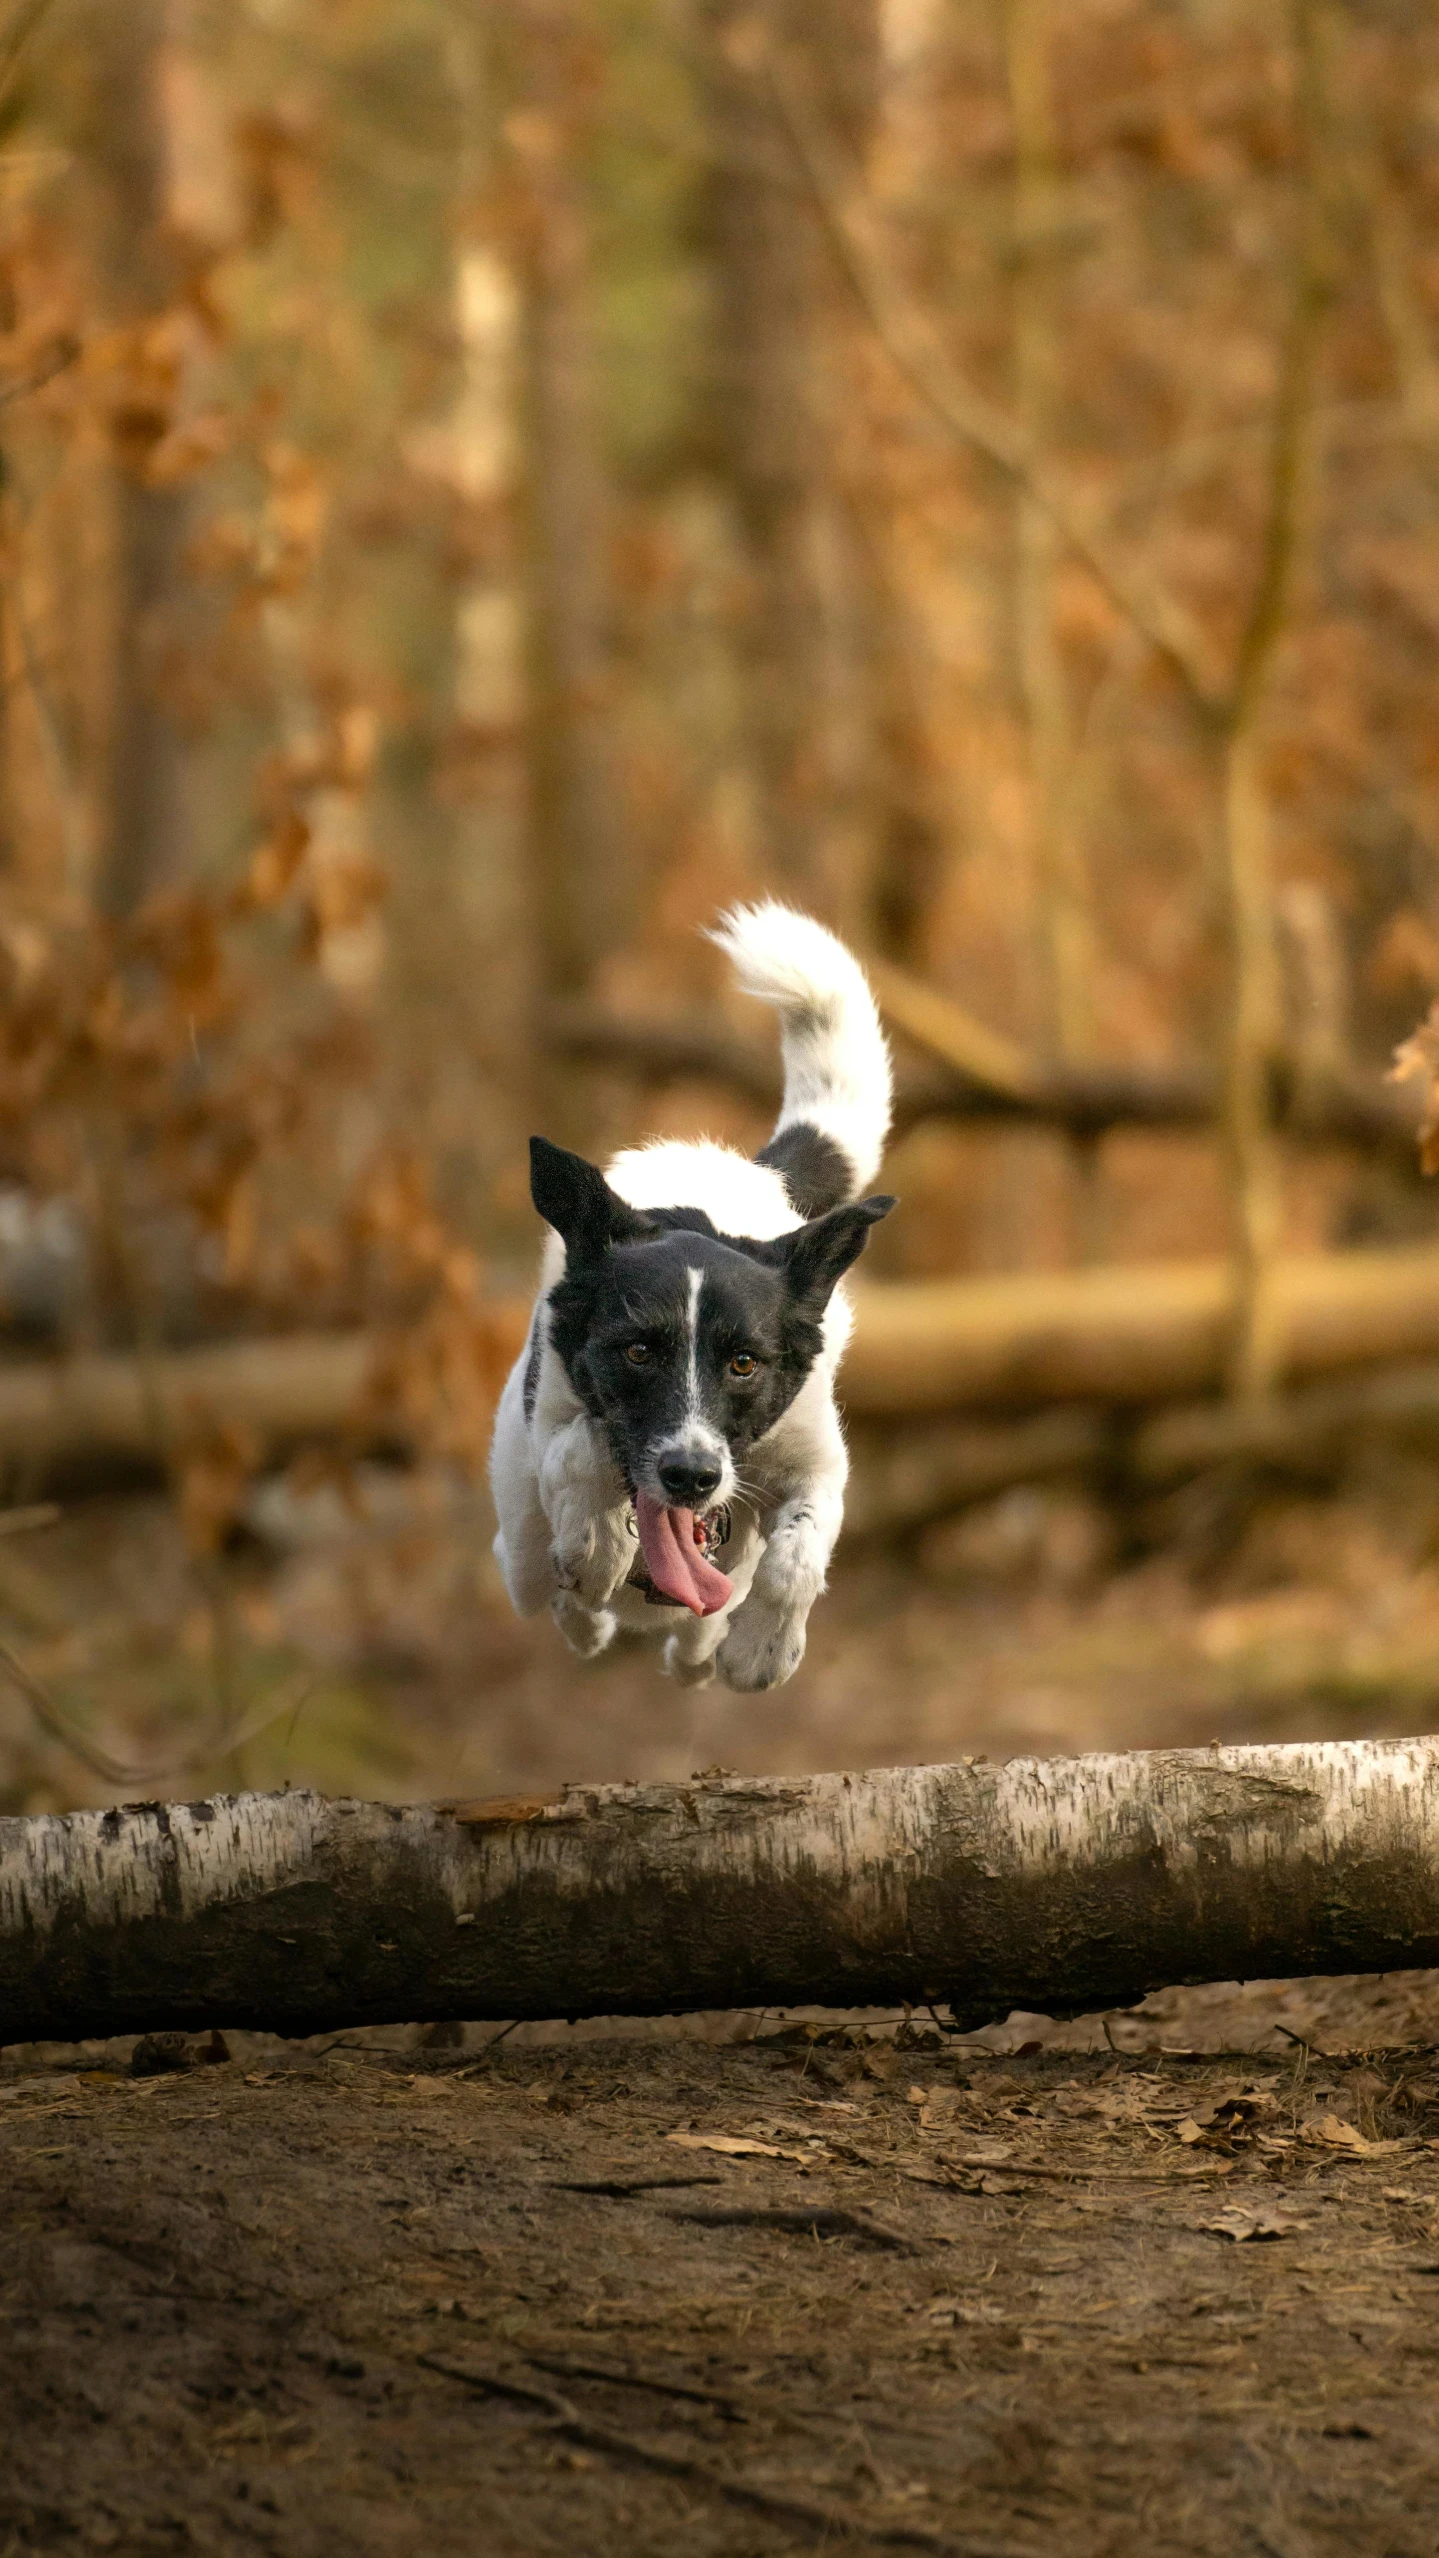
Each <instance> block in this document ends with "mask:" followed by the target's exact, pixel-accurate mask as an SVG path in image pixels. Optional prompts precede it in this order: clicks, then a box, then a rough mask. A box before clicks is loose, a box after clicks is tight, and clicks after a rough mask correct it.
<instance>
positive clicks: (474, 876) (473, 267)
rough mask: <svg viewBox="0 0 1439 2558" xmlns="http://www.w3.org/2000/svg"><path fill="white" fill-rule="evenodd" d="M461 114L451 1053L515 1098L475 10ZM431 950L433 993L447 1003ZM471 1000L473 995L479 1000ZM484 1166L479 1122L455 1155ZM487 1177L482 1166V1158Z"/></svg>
mask: <svg viewBox="0 0 1439 2558" xmlns="http://www.w3.org/2000/svg"><path fill="white" fill-rule="evenodd" d="M446 56H447V69H448V73H449V79H450V84H451V88H452V90H453V94H454V98H455V103H456V106H457V108H458V111H459V119H460V148H459V158H458V166H457V170H456V179H455V200H454V225H455V240H454V280H453V297H454V298H453V314H454V334H455V350H456V356H457V359H458V362H457V381H456V386H455V396H454V403H453V406H452V408H451V411H450V414H449V418H448V420H447V421H446V423H445V425H444V426H443V427H442V428H441V429H440V434H439V443H440V448H441V450H440V467H441V474H442V476H443V477H444V478H445V479H446V480H447V481H448V483H449V485H450V488H451V490H452V491H453V495H454V499H455V502H456V507H457V512H458V517H459V523H460V538H459V544H458V549H459V557H460V559H461V561H462V563H463V565H462V566H461V568H460V570H459V572H458V575H457V578H456V585H455V602H454V632H453V692H452V701H451V710H452V717H453V751H452V758H451V764H452V772H453V796H454V798H455V801H456V803H457V805H456V813H455V826H454V836H453V853H454V877H453V883H452V885H453V892H454V901H455V907H456V909H457V912H456V918H455V920H456V923H457V926H458V929H459V931H460V932H461V933H462V935H463V936H464V942H465V946H466V948H467V950H468V951H469V952H470V953H471V954H472V964H471V967H470V968H467V970H466V972H465V982H464V990H463V1015H464V1019H463V1022H462V1024H460V1025H457V1026H456V1027H457V1031H458V1035H457V1036H456V1035H448V1034H449V1025H448V1024H447V1025H446V1026H445V1033H444V1034H442V1035H446V1044H447V1048H448V1049H449V1051H450V1053H451V1054H452V1055H453V1056H455V1057H469V1058H473V1059H476V1060H477V1061H478V1063H479V1065H480V1068H481V1071H482V1072H483V1074H484V1075H485V1077H486V1079H487V1081H493V1080H498V1081H500V1082H501V1084H502V1085H504V1086H506V1087H507V1088H510V1089H513V1088H514V1084H515V1079H516V1075H517V1073H518V1074H519V1075H521V1076H524V1075H525V1074H526V1073H527V1070H528V1063H529V1055H530V1045H531V1043H530V1038H529V1016H530V1012H531V1009H532V1006H533V1000H534V992H535V989H534V985H533V982H532V979H533V975H534V968H533V955H532V948H531V941H532V937H531V933H530V930H529V919H530V918H529V909H530V892H529V883H528V863H527V842H526V834H527V825H528V817H527V807H528V791H527V783H528V774H527V769H526V708H527V697H528V683H527V666H526V623H525V595H524V583H523V564H522V561H521V557H520V548H519V542H520V533H519V521H518V518H519V512H520V504H521V495H522V488H523V468H524V465H523V455H522V449H521V400H522V371H523V347H522V333H523V324H524V297H523V289H522V284H521V279H520V275H519V272H518V264H517V258H516V243H515V240H514V237H513V226H512V225H508V224H507V223H506V221H505V219H504V212H505V208H504V204H503V190H502V184H501V169H502V164H503V155H502V151H501V145H500V130H501V123H502V115H503V89H502V85H501V79H500V70H499V60H498V47H497V45H496V43H495V31H494V28H493V27H492V26H490V25H489V24H487V23H486V22H484V21H482V19H481V18H480V16H479V14H478V12H474V11H469V12H466V13H465V14H464V15H463V16H459V15H457V16H456V17H455V18H454V19H453V20H452V22H451V24H450V26H449V28H448V30H447V40H446ZM452 957H453V954H452V953H451V954H450V955H449V959H448V961H446V960H445V959H444V958H442V955H441V953H440V952H439V950H438V949H436V951H435V958H436V960H437V962H439V969H438V981H437V990H438V992H439V994H440V997H441V1001H442V1002H443V1001H444V999H445V997H446V995H448V999H449V1002H450V1003H453V1002H454V999H455V995H456V993H457V991H458V990H457V988H456V985H455V978H454V970H453V965H452ZM477 995H478V997H479V1000H478V1001H477V1000H476V997H477ZM462 1151H463V1154H464V1158H465V1160H466V1162H467V1163H469V1164H476V1165H477V1167H478V1162H479V1161H481V1160H482V1159H483V1156H484V1152H485V1150H484V1149H483V1148H482V1147H477V1146H476V1143H475V1136H474V1132H473V1129H471V1132H470V1134H469V1136H468V1141H467V1143H466V1144H465V1146H464V1148H463V1150H462ZM484 1170H485V1172H488V1171H489V1170H490V1167H489V1166H488V1165H487V1164H486V1165H485V1166H484Z"/></svg>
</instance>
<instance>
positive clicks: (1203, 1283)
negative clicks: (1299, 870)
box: [0, 1246, 1439, 1516]
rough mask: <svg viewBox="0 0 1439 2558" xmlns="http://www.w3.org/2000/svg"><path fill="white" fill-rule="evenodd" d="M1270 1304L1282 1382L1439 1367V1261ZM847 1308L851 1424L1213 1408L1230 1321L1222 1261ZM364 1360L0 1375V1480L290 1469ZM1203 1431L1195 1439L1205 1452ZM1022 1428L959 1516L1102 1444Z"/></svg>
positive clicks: (1085, 1274)
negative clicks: (121, 1470) (229, 1456)
mask: <svg viewBox="0 0 1439 2558" xmlns="http://www.w3.org/2000/svg"><path fill="white" fill-rule="evenodd" d="M1274 1291H1275V1301H1276V1305H1277V1309H1278V1314H1279V1319H1280V1323H1281V1326H1282V1330H1283V1334H1284V1339H1285V1343H1286V1355H1285V1359H1284V1363H1283V1366H1284V1373H1285V1374H1286V1375H1287V1376H1288V1377H1290V1378H1293V1379H1303V1378H1307V1377H1315V1376H1322V1375H1324V1374H1326V1373H1332V1372H1334V1371H1340V1370H1344V1369H1346V1368H1348V1369H1356V1368H1365V1367H1377V1366H1379V1365H1380V1364H1381V1363H1382V1362H1384V1361H1386V1360H1387V1361H1393V1360H1398V1359H1408V1360H1412V1359H1416V1358H1423V1357H1424V1356H1426V1355H1431V1356H1432V1355H1439V1248H1435V1247H1433V1246H1424V1247H1420V1248H1416V1249H1412V1250H1406V1251H1402V1252H1348V1253H1316V1254H1312V1255H1309V1256H1307V1257H1305V1258H1302V1259H1301V1258H1295V1259H1293V1260H1287V1261H1281V1262H1279V1263H1277V1264H1276V1265H1275V1270H1274ZM855 1303H856V1323H855V1330H854V1338H853V1340H852V1342H851V1344H850V1348H849V1351H848V1353H847V1355H846V1360H845V1365H844V1369H843V1371H842V1376H841V1389H842V1394H843V1398H844V1402H845V1404H846V1406H847V1408H848V1410H849V1411H850V1412H851V1413H852V1414H854V1415H856V1416H857V1417H859V1418H861V1419H871V1418H873V1419H895V1418H899V1417H902V1416H904V1415H906V1414H912V1413H944V1412H954V1411H957V1410H959V1409H961V1408H964V1409H972V1410H974V1411H976V1412H981V1411H985V1410H989V1411H994V1410H1003V1409H1005V1408H1006V1407H1008V1408H1009V1409H1011V1410H1013V1409H1015V1408H1018V1409H1020V1410H1023V1409H1024V1408H1025V1407H1026V1406H1027V1407H1030V1408H1031V1409H1033V1408H1034V1407H1036V1406H1041V1405H1046V1404H1061V1405H1063V1404H1070V1405H1072V1404H1086V1405H1089V1406H1091V1407H1093V1408H1094V1410H1095V1411H1098V1410H1101V1409H1103V1408H1105V1407H1109V1408H1113V1407H1127V1408H1130V1409H1133V1408H1134V1407H1137V1406H1141V1405H1144V1404H1158V1403H1169V1402H1174V1401H1175V1400H1176V1399H1178V1398H1181V1397H1188V1396H1200V1395H1204V1394H1206V1393H1212V1392H1213V1391H1214V1390H1215V1389H1216V1388H1217V1387H1218V1386H1219V1385H1220V1384H1221V1382H1222V1379H1223V1375H1224V1367H1225V1356H1226V1351H1227V1347H1228V1339H1229V1329H1230V1325H1231V1322H1232V1319H1233V1316H1232V1305H1233V1299H1232V1280H1231V1276H1230V1272H1229V1268H1228V1265H1227V1264H1226V1263H1224V1262H1222V1261H1207V1262H1141V1263H1135V1264H1132V1265H1131V1264H1110V1265H1101V1266H1099V1267H1098V1268H1094V1269H1087V1270H1068V1271H1055V1272H1018V1273H1012V1274H1010V1275H1008V1276H1005V1277H1003V1278H996V1279H939V1280H928V1279H926V1280H894V1281H889V1282H886V1283H884V1284H883V1285H879V1286H874V1287H867V1288H859V1289H857V1290H856V1292H855ZM489 1312H490V1315H491V1318H492V1320H493V1322H494V1324H495V1325H496V1326H497V1327H499V1328H500V1329H501V1331H504V1332H507V1333H508V1334H509V1336H510V1340H511V1343H512V1346H513V1349H514V1351H515V1352H516V1353H518V1350H519V1347H520V1344H521V1342H522V1341H523V1339H524V1333H525V1326H526V1323H527V1320H528V1313H529V1309H528V1306H527V1305H526V1304H525V1302H524V1301H523V1300H521V1299H518V1298H517V1299H505V1300H502V1301H499V1300H497V1301H495V1302H494V1303H493V1304H492V1305H491V1307H490V1309H489ZM373 1353H374V1342H373V1339H372V1337H371V1336H370V1335H368V1334H365V1333H362V1332H345V1333H339V1332H336V1333H297V1334H291V1335H289V1336H285V1337H281V1338H274V1339H268V1340H259V1341H236V1342H223V1343H217V1344H213V1345H210V1346H208V1347H206V1348H204V1349H195V1350H171V1351H159V1352H153V1353H151V1354H149V1355H148V1356H147V1357H146V1359H145V1360H144V1362H143V1363H142V1362H141V1361H139V1360H137V1359H134V1358H130V1357H126V1356H124V1355H122V1354H120V1353H118V1352H100V1353H93V1354H88V1355H85V1356H81V1357H77V1358H72V1359H54V1360H50V1359H35V1360H24V1361H17V1362H15V1363H13V1364H12V1365H10V1366H4V1367H0V1465H3V1466H5V1467H6V1468H7V1469H8V1470H9V1472H10V1475H11V1478H12V1481H13V1480H17V1479H18V1480H19V1481H20V1482H22V1483H23V1484H24V1485H25V1486H26V1487H27V1489H28V1488H39V1487H41V1486H47V1485H50V1484H54V1483H63V1482H65V1481H67V1480H74V1479H75V1478H76V1477H78V1476H80V1475H82V1474H83V1473H84V1471H85V1470H86V1469H87V1468H89V1469H92V1470H95V1469H99V1468H102V1467H104V1466H107V1465H115V1464H121V1465H127V1466H148V1467H153V1466H155V1465H156V1464H158V1463H159V1462H160V1460H161V1458H162V1455H163V1448H164V1443H165V1441H166V1438H167V1437H168V1438H169V1439H170V1440H172V1441H178V1440H182V1439H183V1438H184V1436H185V1434H186V1433H187V1432H188V1431H193V1430H199V1429H203V1428H205V1427H207V1426H210V1425H212V1424H215V1423H220V1422H229V1423H238V1424H240V1425H241V1426H242V1427H243V1428H244V1429H245V1430H246V1431H247V1432H248V1433H249V1434H250V1435H251V1436H252V1437H253V1439H254V1440H255V1441H256V1443H257V1445H258V1446H259V1448H260V1449H261V1450H264V1451H268V1452H269V1453H271V1454H273V1453H277V1452H282V1451H283V1450H284V1449H286V1448H288V1447H293V1446H295V1445H296V1444H297V1443H299V1442H301V1441H303V1440H306V1439H311V1438H325V1437H329V1436H333V1435H334V1433H336V1432H337V1431H340V1430H342V1429H345V1428H346V1427H348V1426H351V1425H353V1424H354V1423H355V1422H356V1420H357V1418H358V1416H359V1415H360V1413H361V1411H362V1408H363V1397H364V1390H365V1384H366V1379H367V1377H368V1375H369V1373H370V1368H371V1362H372V1358H373ZM1208 1426H1209V1425H1208V1423H1207V1422H1206V1421H1201V1422H1200V1423H1199V1424H1198V1425H1197V1433H1196V1436H1197V1439H1202V1438H1203V1435H1204V1432H1205V1430H1206V1429H1207V1428H1208ZM1227 1426H1228V1425H1227V1424H1225V1425H1221V1429H1222V1428H1223V1427H1227ZM1238 1426H1239V1427H1240V1428H1241V1430H1242V1428H1243V1427H1244V1426H1246V1425H1238ZM1024 1428H1025V1430H1026V1431H1027V1432H1028V1433H1029V1437H1030V1439H1032V1441H1033V1449H1032V1456H1031V1457H1028V1458H1027V1457H1026V1456H1025V1453H1024V1451H1025V1448H1026V1446H1028V1445H1029V1439H1021V1440H1020V1441H1018V1442H1014V1441H1006V1442H1004V1443H1003V1444H1001V1443H999V1442H994V1443H992V1444H990V1445H989V1446H988V1447H986V1445H985V1443H984V1441H983V1439H982V1438H973V1439H972V1440H971V1442H970V1444H969V1447H968V1449H967V1451H966V1450H960V1451H955V1450H953V1449H951V1451H950V1454H949V1455H948V1456H947V1457H945V1458H944V1459H943V1460H942V1461H941V1464H942V1470H943V1469H944V1468H947V1469H948V1470H949V1472H950V1473H951V1474H952V1476H953V1480H954V1490H953V1495H952V1497H953V1499H954V1501H956V1502H958V1501H961V1500H969V1499H973V1498H975V1497H977V1495H978V1494H979V1493H981V1492H983V1491H985V1490H997V1489H999V1488H1000V1486H1001V1485H1002V1483H1004V1482H1006V1481H1010V1482H1012V1481H1016V1480H1022V1479H1026V1478H1027V1477H1030V1476H1034V1475H1036V1474H1053V1473H1062V1472H1065V1471H1068V1470H1071V1469H1072V1468H1073V1466H1075V1465H1076V1464H1080V1463H1083V1462H1086V1461H1087V1459H1086V1454H1085V1451H1086V1449H1087V1448H1088V1447H1089V1446H1090V1444H1091V1443H1093V1445H1094V1447H1095V1449H1096V1451H1097V1450H1098V1447H1099V1444H1100V1442H1101V1441H1102V1439H1103V1438H1104V1435H1105V1434H1104V1431H1103V1429H1102V1428H1101V1426H1100V1424H1099V1423H1098V1422H1096V1421H1095V1420H1094V1418H1093V1417H1092V1415H1091V1417H1090V1418H1088V1419H1086V1420H1085V1421H1083V1422H1082V1423H1076V1422H1074V1421H1072V1420H1066V1419H1064V1418H1062V1417H1061V1418H1059V1419H1056V1420H1052V1421H1049V1422H1045V1423H1044V1424H1043V1426H1041V1422H1040V1420H1038V1419H1036V1420H1035V1421H1034V1422H1033V1423H1032V1424H1031V1423H1026V1424H1025V1425H1024ZM396 1435H397V1437H398V1436H401V1435H402V1433H401V1432H400V1431H399V1428H398V1425H396ZM1051 1441H1052V1443H1053V1444H1052V1445H1051ZM1081 1442H1083V1445H1081V1444H1080V1443H1081ZM1208 1461H1209V1460H1208V1459H1207V1458H1205V1457H1203V1456H1201V1458H1200V1462H1201V1463H1204V1462H1208ZM907 1463H908V1465H909V1470H910V1472H911V1473H913V1474H914V1475H915V1476H916V1478H917V1477H918V1475H919V1474H921V1473H923V1472H924V1470H925V1467H926V1464H927V1463H928V1459H927V1457H926V1456H925V1455H924V1453H923V1452H920V1451H919V1450H917V1449H916V1450H914V1451H913V1452H912V1455H911V1458H909V1459H907V1458H906V1456H905V1454H904V1452H903V1451H900V1452H899V1453H898V1454H897V1456H896V1459H895V1467H896V1469H897V1476H898V1474H899V1473H903V1472H904V1471H905V1467H906V1464H907ZM1016 1469H1017V1470H1016ZM1162 1470H1163V1469H1162V1467H1161V1468H1160V1471H1162ZM1181 1470H1182V1469H1181ZM896 1479H897V1477H896ZM944 1497H949V1496H944ZM905 1506H906V1501H905V1498H904V1496H902V1495H899V1496H898V1509H899V1510H900V1511H902V1510H903V1509H904V1508H905ZM938 1506H941V1507H942V1506H943V1498H941V1501H940V1503H939V1505H938ZM923 1507H924V1502H923V1501H921V1503H920V1509H923ZM914 1515H916V1516H918V1515H920V1511H919V1510H916V1511H915V1512H914Z"/></svg>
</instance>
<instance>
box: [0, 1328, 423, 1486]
mask: <svg viewBox="0 0 1439 2558" xmlns="http://www.w3.org/2000/svg"><path fill="white" fill-rule="evenodd" d="M373 1356H374V1343H373V1341H372V1339H371V1338H370V1336H369V1335H368V1334H366V1333H362V1332H313V1333H292V1334H289V1335H287V1336H285V1337H283V1338H281V1339H268V1340H259V1341H226V1342H219V1343H215V1344H213V1345H209V1346H207V1347H206V1348H204V1349H197V1350H167V1351H156V1352H150V1353H147V1355H146V1356H145V1357H144V1358H143V1359H140V1358H136V1357H133V1356H127V1355H126V1354H124V1353H123V1352H119V1351H93V1352H86V1353H82V1354H80V1355H79V1356H77V1357H75V1358H68V1359H66V1358H59V1359H27V1360H23V1361H16V1362H14V1363H13V1364H11V1365H8V1366H4V1367H0V1460H3V1461H4V1462H5V1463H6V1465H7V1466H8V1467H9V1469H10V1470H11V1472H12V1474H16V1475H19V1476H21V1477H23V1478H24V1479H25V1480H26V1481H27V1482H30V1483H37V1484H38V1483H50V1482H53V1481H57V1480H63V1479H64V1478H65V1477H66V1476H67V1475H68V1474H70V1473H71V1472H72V1471H73V1470H74V1469H76V1468H77V1467H85V1466H97V1465H98V1466H106V1465H111V1466H137V1467H146V1468H148V1467H153V1466H157V1465H160V1464H161V1463H163V1461H164V1456H165V1452H166V1447H167V1445H169V1444H173V1443H174V1442H176V1441H182V1440H183V1439H184V1437H185V1435H186V1433H187V1432H188V1431H191V1430H193V1429H196V1428H198V1427H201V1426H206V1425H209V1424H210V1423H213V1422H216V1421H225V1422H231V1423H236V1424H238V1425H240V1426H241V1427H242V1428H243V1429H245V1430H247V1431H249V1432H251V1433H252V1434H253V1435H254V1437H255V1438H256V1439H257V1440H258V1441H259V1442H260V1444H261V1445H262V1446H264V1447H267V1448H284V1447H290V1446H293V1445H294V1444H295V1443H296V1442H297V1441H299V1440H302V1439H307V1438H311V1437H317V1438H318V1437H325V1436H327V1435H329V1434H331V1433H333V1432H334V1431H335V1430H336V1429H338V1428H339V1427H340V1426H341V1425H342V1424H343V1422H344V1421H345V1419H346V1417H347V1415H349V1414H350V1413H352V1412H354V1411H357V1410H358V1408H359V1403H360V1398H361V1396H362V1394H363V1392H364V1387H365V1381H366V1378H367V1376H368V1374H369V1371H370V1364H371V1361H372V1359H373Z"/></svg>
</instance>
